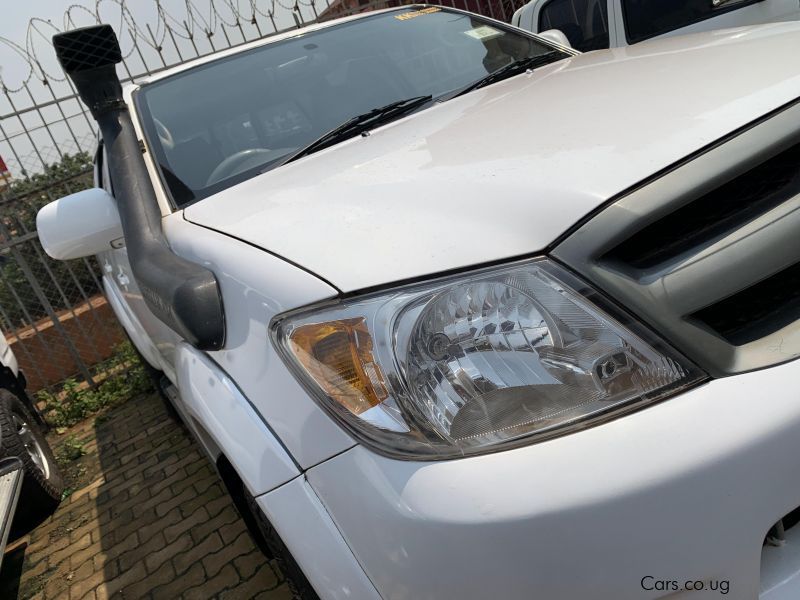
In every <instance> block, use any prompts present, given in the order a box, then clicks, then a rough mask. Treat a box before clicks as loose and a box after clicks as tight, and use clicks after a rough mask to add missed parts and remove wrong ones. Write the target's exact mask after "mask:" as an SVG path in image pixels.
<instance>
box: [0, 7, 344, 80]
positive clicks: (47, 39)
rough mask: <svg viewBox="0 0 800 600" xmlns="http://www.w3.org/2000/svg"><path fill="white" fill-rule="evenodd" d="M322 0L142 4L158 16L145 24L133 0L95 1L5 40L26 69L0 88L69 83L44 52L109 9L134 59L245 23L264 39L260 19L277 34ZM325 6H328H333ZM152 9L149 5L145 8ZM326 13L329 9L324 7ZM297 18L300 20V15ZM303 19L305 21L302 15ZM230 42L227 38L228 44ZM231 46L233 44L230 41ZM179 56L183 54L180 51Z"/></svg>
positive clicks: (127, 52) (37, 22)
mask: <svg viewBox="0 0 800 600" xmlns="http://www.w3.org/2000/svg"><path fill="white" fill-rule="evenodd" d="M318 1H319V0H294V3H288V2H284V0H263V1H259V0H183V1H182V2H180V3H179V6H180V10H176V9H175V8H171V9H168V8H167V7H166V6H165V2H164V0H138V1H137V2H136V8H137V12H139V11H142V10H143V7H144V10H147V8H148V6H149V12H150V13H151V14H152V16H153V18H152V20H151V21H150V22H145V23H140V22H139V21H138V20H137V19H136V18H135V17H134V15H133V13H132V12H131V6H133V3H132V2H131V1H130V0H95V2H94V3H93V4H89V3H84V4H78V3H76V4H72V5H70V6H69V7H67V9H66V10H65V12H64V16H63V19H62V24H61V26H60V27H59V26H57V25H56V24H54V23H52V22H50V21H46V20H44V19H40V18H32V19H31V20H30V21H29V23H28V26H27V30H26V32H25V36H24V41H23V42H17V41H14V40H12V39H9V38H8V37H3V36H0V47H6V48H7V49H9V50H10V51H11V52H12V54H13V55H15V56H16V57H17V58H19V59H21V60H22V61H23V64H24V68H25V67H26V69H25V71H26V72H24V73H23V74H22V76H21V77H17V81H15V82H14V81H9V80H8V79H7V78H6V77H5V76H4V75H3V73H2V71H0V89H2V90H3V91H4V92H9V93H14V92H20V91H23V90H24V86H25V85H26V84H29V83H30V82H31V81H32V80H33V79H38V80H40V81H43V82H46V81H65V77H64V74H63V73H62V72H61V70H60V69H58V68H54V67H50V66H48V65H47V61H46V60H43V57H42V56H41V52H42V49H43V48H47V51H48V52H50V51H51V50H50V48H51V46H52V43H51V38H52V36H53V35H54V34H56V33H59V32H61V31H66V30H68V29H73V28H75V27H80V26H85V25H89V24H94V23H101V22H104V21H106V22H107V21H109V19H107V18H106V19H104V17H107V14H108V11H109V10H111V11H112V12H114V13H115V21H116V22H112V23H111V24H112V25H114V28H115V30H116V32H117V35H118V37H119V39H120V44H121V45H122V46H123V59H129V58H131V57H132V55H133V54H134V53H135V52H137V49H138V47H139V46H143V47H148V48H150V49H152V50H154V51H156V52H158V53H161V52H162V50H163V49H164V46H165V45H166V44H167V43H168V40H170V41H171V42H172V43H173V45H174V46H177V40H183V41H185V42H189V43H191V42H193V41H194V40H195V39H196V38H197V37H199V36H202V37H205V38H207V39H209V40H210V39H211V38H213V37H214V36H215V35H217V34H220V35H222V36H223V37H226V38H227V37H228V35H229V34H228V32H227V31H226V29H225V28H226V27H227V28H228V29H230V30H239V31H240V33H241V35H242V37H243V38H244V39H245V41H247V39H246V36H245V35H244V33H243V30H242V25H243V24H247V25H252V26H255V27H256V28H257V29H258V34H259V35H258V37H261V36H263V35H264V32H263V30H262V29H261V25H262V23H259V17H261V18H262V19H267V20H268V23H264V25H266V26H267V27H268V28H271V29H272V31H269V29H268V30H267V34H269V33H274V32H276V31H277V30H278V26H277V25H276V17H277V16H278V15H279V14H284V15H288V14H291V13H293V14H295V15H297V14H298V13H300V12H301V10H302V9H301V7H306V8H309V9H311V10H312V11H313V13H314V15H315V16H318V10H317V6H316V3H317V2H318ZM321 1H323V2H325V8H327V7H328V6H329V5H330V2H326V1H325V0H321ZM145 5H147V6H145ZM323 11H324V9H323ZM295 19H296V17H295ZM301 21H304V19H302V15H301ZM229 41H230V40H228V42H229ZM228 45H230V43H228ZM178 53H179V54H180V51H178Z"/></svg>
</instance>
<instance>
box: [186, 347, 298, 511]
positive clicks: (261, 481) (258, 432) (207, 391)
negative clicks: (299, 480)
mask: <svg viewBox="0 0 800 600" xmlns="http://www.w3.org/2000/svg"><path fill="white" fill-rule="evenodd" d="M175 364H176V368H177V371H176V375H177V381H178V390H179V393H180V397H181V401H182V404H183V408H184V409H185V411H186V412H187V413H188V414H189V416H190V417H191V418H192V419H194V421H195V422H194V423H189V426H190V427H192V428H197V426H198V425H199V427H200V428H202V430H203V432H204V434H207V435H208V436H210V437H211V438H212V441H213V445H214V446H216V447H217V448H219V450H220V451H221V452H222V454H224V455H225V456H226V458H227V459H228V460H229V461H230V462H231V464H232V465H233V467H234V469H235V470H236V472H237V474H238V475H239V477H241V478H242V481H243V482H244V484H245V485H246V486H247V489H248V490H249V491H250V493H251V494H252V495H253V496H258V495H259V494H264V493H266V492H269V491H270V490H273V489H275V488H276V487H278V486H280V485H282V484H284V483H286V482H287V481H290V480H291V479H293V478H295V477H297V476H298V475H299V474H300V470H299V469H298V467H297V465H296V464H295V462H294V461H293V460H292V458H291V457H290V456H289V454H288V453H287V452H286V450H285V449H284V448H283V446H282V445H281V443H280V442H279V441H278V439H277V438H276V437H275V435H274V434H273V433H272V431H271V430H270V429H269V427H268V426H267V425H266V423H265V422H264V421H263V420H262V419H261V417H260V416H259V414H258V413H257V412H256V411H255V410H254V409H253V407H252V406H251V405H250V402H249V401H248V400H247V398H245V396H244V394H242V392H241V391H239V388H238V387H236V384H235V383H234V382H233V380H232V379H231V378H230V377H229V376H228V375H227V374H226V373H225V372H224V371H223V370H222V369H221V368H220V367H219V365H217V364H216V363H215V362H213V361H212V360H211V359H210V358H208V356H207V355H206V354H205V353H204V352H202V351H200V350H197V349H195V348H194V347H192V346H190V345H189V344H186V343H181V344H179V345H178V347H177V352H176V361H175Z"/></svg>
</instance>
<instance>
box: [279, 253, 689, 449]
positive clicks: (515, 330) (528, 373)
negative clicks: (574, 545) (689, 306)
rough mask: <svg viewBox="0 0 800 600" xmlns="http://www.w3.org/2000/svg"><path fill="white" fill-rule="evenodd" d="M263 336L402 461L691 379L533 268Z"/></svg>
mask: <svg viewBox="0 0 800 600" xmlns="http://www.w3.org/2000/svg"><path fill="white" fill-rule="evenodd" d="M272 331H273V336H274V340H275V342H276V344H277V346H278V347H279V349H280V351H281V354H282V355H283V356H284V359H285V360H286V361H287V363H288V364H289V365H290V367H291V368H292V370H293V372H294V373H295V374H296V375H297V376H298V378H299V379H300V380H301V381H302V382H303V383H304V384H306V386H307V387H308V388H309V389H310V391H311V392H312V393H313V394H314V395H315V396H316V397H317V398H318V400H319V402H320V403H321V404H322V405H323V407H324V408H326V409H327V410H328V411H330V412H331V413H332V414H333V415H334V416H335V417H336V418H337V419H338V420H339V421H340V422H341V423H342V424H343V425H344V426H345V427H346V428H347V429H348V430H349V431H350V432H351V433H352V434H353V435H354V436H356V437H357V438H358V439H360V440H361V441H362V442H365V443H367V444H368V445H370V446H371V447H372V448H373V449H375V450H377V451H378V452H381V453H383V454H387V455H391V456H400V457H405V458H418V459H432V458H452V457H457V456H463V455H466V454H474V453H480V452H490V451H497V450H500V449H503V448H506V447H509V446H510V445H519V444H525V443H531V442H533V441H535V440H540V439H545V438H548V437H552V436H554V435H560V434H563V433H567V432H570V431H574V430H576V429H579V428H584V427H587V426H589V425H591V424H596V423H598V422H599V421H601V420H605V419H608V418H610V417H612V416H615V415H618V414H620V413H622V412H627V411H631V410H634V409H636V408H639V407H641V406H643V405H645V404H647V403H652V402H654V401H657V400H660V399H663V398H664V397H666V396H668V395H670V394H674V393H676V392H678V391H680V390H682V389H685V388H686V387H688V386H691V385H694V384H696V383H697V382H698V381H700V380H701V379H702V377H703V374H702V373H701V372H700V371H699V369H697V368H696V367H695V366H694V365H692V364H691V363H690V362H689V361H688V360H687V359H685V358H684V357H682V356H680V355H678V354H677V353H676V352H675V351H674V350H673V349H671V348H669V347H668V346H667V345H666V344H664V343H663V342H661V341H660V340H658V339H656V338H655V337H654V336H653V335H652V334H649V333H647V332H646V331H644V330H643V328H641V327H640V326H638V325H636V324H635V323H631V322H629V320H628V319H625V318H624V317H621V316H620V315H619V314H618V312H617V311H616V310H614V309H613V307H610V306H609V305H608V303H607V302H606V301H605V300H604V299H603V298H602V297H600V296H599V294H597V293H596V292H594V291H593V290H591V289H590V288H588V287H587V286H586V285H585V284H584V283H582V282H581V281H579V280H578V279H577V278H575V277H574V276H573V275H571V274H570V273H568V272H566V271H565V270H564V269H563V268H561V267H559V266H558V265H556V264H555V263H552V262H550V261H548V260H547V259H537V260H530V261H526V262H523V263H516V264H514V265H511V266H505V267H500V268H491V269H485V270H481V271H478V272H474V273H470V274H466V275H459V276H455V277H448V278H444V279H440V280H437V281H433V282H430V283H426V284H420V285H413V286H407V287H403V288H398V289H395V290H391V291H387V292H383V293H378V294H372V295H369V296H363V297H360V298H356V299H352V300H345V301H341V302H337V303H334V304H331V303H328V304H326V305H319V306H316V307H312V308H310V309H304V310H301V311H295V312H292V313H288V314H285V315H281V316H279V317H277V318H276V320H275V322H274V323H273V327H272Z"/></svg>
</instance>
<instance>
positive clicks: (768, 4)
mask: <svg viewBox="0 0 800 600" xmlns="http://www.w3.org/2000/svg"><path fill="white" fill-rule="evenodd" d="M613 2H614V4H615V7H614V8H613V10H614V11H615V12H616V13H617V14H618V15H620V17H621V19H622V25H623V26H622V27H620V28H619V30H618V34H617V39H616V40H615V43H616V45H618V46H625V45H628V44H635V43H638V42H642V41H645V40H648V39H652V38H656V37H663V36H668V35H682V34H688V33H694V32H698V31H708V30H711V29H724V28H726V27H740V26H742V25H757V24H760V23H769V22H773V21H786V20H790V19H798V18H800V3H799V2H798V1H797V0H683V1H680V2H676V1H675V0H613Z"/></svg>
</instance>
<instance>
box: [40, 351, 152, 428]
mask: <svg viewBox="0 0 800 600" xmlns="http://www.w3.org/2000/svg"><path fill="white" fill-rule="evenodd" d="M96 370H97V373H98V374H99V377H103V375H105V376H104V377H103V379H102V381H100V383H98V384H97V386H96V387H94V388H90V387H87V386H86V385H85V384H80V383H78V382H77V381H75V380H74V379H67V380H66V381H64V383H63V384H62V385H61V389H60V390H58V391H56V392H50V391H42V392H39V395H38V397H39V400H41V401H44V403H45V408H44V411H43V412H44V416H45V419H46V420H47V422H48V423H50V425H51V426H53V427H70V426H72V425H74V424H75V423H78V422H80V421H82V420H84V419H85V418H86V417H88V416H90V415H93V414H94V413H96V412H98V411H100V410H102V409H104V408H107V407H110V406H116V405H118V404H122V403H123V402H126V401H127V400H130V399H131V398H133V397H135V396H137V395H139V394H141V393H143V392H146V391H149V390H150V389H152V382H151V380H150V377H149V376H148V375H147V372H146V371H145V369H144V366H143V365H142V363H141V362H140V361H139V357H138V356H137V355H136V351H135V350H134V349H133V346H132V345H131V344H130V342H124V343H122V344H120V345H119V346H117V347H116V349H115V352H114V355H113V356H112V357H111V358H109V359H107V360H106V361H104V362H103V363H101V364H100V365H98V366H97V368H96Z"/></svg>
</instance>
